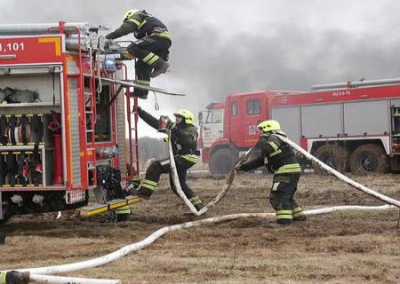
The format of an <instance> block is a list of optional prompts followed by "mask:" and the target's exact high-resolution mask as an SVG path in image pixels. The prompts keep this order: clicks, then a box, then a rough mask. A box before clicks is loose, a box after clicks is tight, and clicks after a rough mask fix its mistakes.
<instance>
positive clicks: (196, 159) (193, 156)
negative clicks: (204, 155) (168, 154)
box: [181, 154, 199, 164]
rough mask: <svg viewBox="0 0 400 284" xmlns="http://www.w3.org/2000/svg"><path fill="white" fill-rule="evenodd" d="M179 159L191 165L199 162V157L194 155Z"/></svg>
mask: <svg viewBox="0 0 400 284" xmlns="http://www.w3.org/2000/svg"><path fill="white" fill-rule="evenodd" d="M181 157H182V158H184V159H185V160H187V161H189V162H191V163H193V164H196V163H197V161H198V160H199V156H197V155H194V154H187V155H183V156H181Z"/></svg>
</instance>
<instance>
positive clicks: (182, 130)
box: [129, 107, 204, 211]
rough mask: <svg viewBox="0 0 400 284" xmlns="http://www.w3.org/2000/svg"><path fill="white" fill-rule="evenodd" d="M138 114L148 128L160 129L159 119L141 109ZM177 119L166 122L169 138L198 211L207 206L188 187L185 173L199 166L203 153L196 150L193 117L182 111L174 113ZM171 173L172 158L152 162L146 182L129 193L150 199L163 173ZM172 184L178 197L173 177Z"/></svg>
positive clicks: (185, 187)
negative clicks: (169, 133) (196, 165)
mask: <svg viewBox="0 0 400 284" xmlns="http://www.w3.org/2000/svg"><path fill="white" fill-rule="evenodd" d="M138 113H139V117H140V118H141V119H143V120H144V121H145V122H146V123H147V124H148V125H150V126H151V127H153V128H155V129H158V128H159V120H158V119H156V118H155V117H153V116H152V115H151V114H149V113H147V112H146V111H144V110H142V109H141V108H140V107H139V108H138ZM174 116H175V118H176V121H175V123H174V122H172V121H171V120H170V119H167V123H166V127H167V129H169V130H170V131H171V135H170V139H171V143H172V150H173V154H174V160H175V164H176V169H177V172H178V176H179V182H180V185H181V188H182V191H183V192H184V194H185V195H186V197H187V198H188V199H189V201H190V202H191V203H192V204H193V206H194V207H195V208H196V209H197V210H198V211H199V210H200V209H202V208H203V207H204V205H203V203H202V202H201V200H200V198H199V197H198V196H197V195H195V194H194V192H193V191H192V190H191V189H190V188H189V186H188V185H187V184H186V172H187V170H188V169H190V168H191V167H192V166H193V165H195V164H196V163H197V161H198V159H199V156H200V152H199V150H197V138H198V132H197V129H196V127H195V126H194V125H193V123H194V115H193V113H192V112H190V111H188V110H179V111H178V112H176V113H174ZM170 172H171V163H170V159H169V158H165V159H160V160H156V161H154V162H152V163H151V164H150V166H149V168H148V169H147V171H146V176H145V179H144V180H143V181H142V183H141V185H140V187H139V188H138V189H130V190H129V194H130V195H137V196H141V197H143V198H150V196H151V195H152V194H153V192H154V190H155V189H156V187H157V183H158V181H159V180H160V176H161V174H167V173H170ZM170 184H171V188H172V190H173V191H174V192H175V194H177V192H176V189H175V187H174V185H173V182H172V178H171V175H170Z"/></svg>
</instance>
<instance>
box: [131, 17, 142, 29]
mask: <svg viewBox="0 0 400 284" xmlns="http://www.w3.org/2000/svg"><path fill="white" fill-rule="evenodd" d="M128 21H129V22H133V23H135V24H136V25H137V26H138V27H141V25H142V24H143V23H140V22H139V21H138V20H135V19H133V18H130V19H128Z"/></svg>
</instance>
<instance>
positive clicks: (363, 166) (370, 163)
mask: <svg viewBox="0 0 400 284" xmlns="http://www.w3.org/2000/svg"><path fill="white" fill-rule="evenodd" d="M350 170H351V172H352V173H357V174H367V173H385V172H387V171H388V170H389V157H388V156H387V155H386V153H385V150H384V149H383V147H382V146H380V145H376V144H365V145H361V146H359V147H357V148H356V149H355V150H354V152H353V153H352V154H351V155H350Z"/></svg>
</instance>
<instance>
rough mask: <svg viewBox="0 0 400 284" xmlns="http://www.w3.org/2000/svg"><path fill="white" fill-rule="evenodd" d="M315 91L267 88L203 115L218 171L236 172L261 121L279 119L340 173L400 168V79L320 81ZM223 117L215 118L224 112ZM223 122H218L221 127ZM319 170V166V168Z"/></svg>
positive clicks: (207, 154)
mask: <svg viewBox="0 0 400 284" xmlns="http://www.w3.org/2000/svg"><path fill="white" fill-rule="evenodd" d="M312 89H313V91H312V92H285V91H261V92H253V93H236V94H230V95H228V96H226V98H225V101H224V102H223V103H222V105H223V107H221V106H220V104H214V105H215V106H217V107H216V108H214V105H210V107H209V108H208V109H206V110H205V111H203V112H201V113H200V114H199V116H200V117H199V119H200V120H201V133H202V139H203V140H206V138H205V137H204V136H205V134H206V136H207V137H217V136H218V135H217V134H216V133H207V131H209V129H210V126H211V125H212V127H213V128H214V129H218V127H220V128H221V129H222V131H223V135H222V136H221V137H217V139H215V140H213V141H212V143H211V141H209V140H208V141H207V142H208V144H204V143H203V145H202V157H203V162H205V163H209V167H210V171H211V173H212V174H225V173H227V172H229V171H230V169H231V167H232V165H233V163H234V161H235V160H236V159H237V158H238V156H239V155H240V152H242V151H246V150H247V149H248V148H249V147H251V146H252V145H254V143H255V142H256V141H257V138H258V136H259V133H257V131H256V125H257V124H258V123H259V122H260V121H263V120H266V119H276V120H278V121H279V122H280V124H281V128H282V130H283V131H284V132H286V133H287V134H288V136H289V138H290V139H291V140H293V141H294V142H296V143H298V144H300V145H301V146H302V147H303V148H304V149H306V150H308V151H309V152H311V153H312V154H313V155H315V156H316V157H317V158H319V159H320V160H322V161H323V162H325V163H326V164H328V165H330V166H332V167H334V168H336V169H338V170H339V171H342V172H345V171H351V172H354V173H366V172H376V173H380V172H386V171H392V172H394V171H398V170H399V169H400V163H399V155H400V79H385V80H373V81H359V82H346V83H338V84H330V85H315V86H313V87H312ZM221 110H222V111H223V121H222V120H221V122H218V123H217V121H215V120H213V117H214V116H215V115H216V114H215V113H218V114H217V116H218V117H222V114H221ZM217 124H218V125H217ZM217 131H219V130H217ZM316 170H318V169H316Z"/></svg>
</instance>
